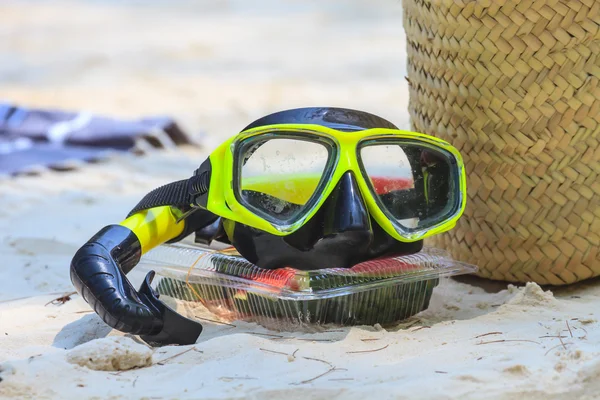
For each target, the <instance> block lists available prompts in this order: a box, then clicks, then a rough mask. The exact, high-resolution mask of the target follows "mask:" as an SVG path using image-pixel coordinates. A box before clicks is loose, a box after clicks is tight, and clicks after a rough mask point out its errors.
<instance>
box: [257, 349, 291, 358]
mask: <svg viewBox="0 0 600 400" xmlns="http://www.w3.org/2000/svg"><path fill="white" fill-rule="evenodd" d="M259 350H260V351H266V352H267V353H274V354H281V355H284V356H289V354H288V353H284V352H283V351H275V350H269V349H263V348H262V347H261V348H259Z"/></svg>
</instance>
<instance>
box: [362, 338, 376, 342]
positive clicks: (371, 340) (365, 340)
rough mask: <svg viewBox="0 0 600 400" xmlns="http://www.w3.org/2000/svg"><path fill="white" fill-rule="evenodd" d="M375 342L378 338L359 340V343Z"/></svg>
mask: <svg viewBox="0 0 600 400" xmlns="http://www.w3.org/2000/svg"><path fill="white" fill-rule="evenodd" d="M375 340H379V338H364V339H360V341H361V342H373V341H375Z"/></svg>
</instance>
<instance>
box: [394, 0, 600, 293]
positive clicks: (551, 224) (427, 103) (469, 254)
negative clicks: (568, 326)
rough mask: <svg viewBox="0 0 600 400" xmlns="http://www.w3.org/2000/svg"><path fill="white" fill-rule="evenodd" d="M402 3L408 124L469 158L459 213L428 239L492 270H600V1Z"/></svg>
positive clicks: (516, 273) (539, 278)
mask: <svg viewBox="0 0 600 400" xmlns="http://www.w3.org/2000/svg"><path fill="white" fill-rule="evenodd" d="M403 4H404V28H405V30H406V35H407V51H408V78H407V79H408V81H409V87H410V115H411V123H412V125H413V126H412V128H413V129H414V130H416V131H420V132H424V133H429V134H431V135H434V136H438V137H440V138H443V139H445V140H447V141H449V142H450V143H452V144H453V145H455V146H456V147H457V148H458V149H459V150H460V151H461V153H462V155H463V157H464V158H465V162H466V168H467V186H468V204H467V209H466V211H465V214H464V216H463V217H462V218H461V220H460V221H459V224H458V225H457V227H456V228H455V229H454V230H452V231H451V232H450V233H446V234H443V235H440V236H437V237H435V238H433V239H430V241H429V243H428V244H431V245H436V246H440V247H444V248H446V249H448V250H450V251H451V252H452V253H453V255H454V257H456V258H458V259H461V260H464V261H469V262H472V263H474V264H477V265H478V266H479V268H480V271H479V274H480V275H481V276H484V277H487V278H491V279H496V280H507V281H513V282H526V281H534V282H537V283H540V284H552V285H564V284H568V283H572V282H576V281H580V280H583V279H587V278H590V277H593V276H597V275H600V133H599V132H600V85H599V80H600V28H599V24H600V2H599V1H595V0H571V1H566V0H536V1H532V0H522V1H518V0H477V1H468V0H437V1H435V0H434V1H428V0H403Z"/></svg>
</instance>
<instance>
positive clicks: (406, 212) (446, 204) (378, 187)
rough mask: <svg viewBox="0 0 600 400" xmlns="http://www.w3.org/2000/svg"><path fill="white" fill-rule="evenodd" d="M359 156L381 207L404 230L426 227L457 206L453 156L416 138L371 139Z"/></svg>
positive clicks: (362, 148) (453, 211)
mask: <svg viewBox="0 0 600 400" xmlns="http://www.w3.org/2000/svg"><path fill="white" fill-rule="evenodd" d="M360 159H361V163H362V166H363V169H364V172H365V173H366V175H367V178H368V181H370V182H371V187H372V191H373V192H374V195H375V196H376V198H377V199H379V203H380V204H381V206H382V208H383V211H384V212H385V213H386V214H387V215H388V217H390V218H391V219H392V220H394V221H395V223H396V224H397V225H399V226H401V227H402V228H403V229H405V230H408V231H417V230H422V229H428V228H430V227H432V226H434V225H437V224H439V223H440V222H442V221H444V220H445V219H448V218H450V217H451V216H452V215H453V214H454V213H455V212H456V210H457V207H458V205H459V204H458V197H459V196H458V193H457V192H458V169H457V167H456V162H455V159H454V156H453V155H452V154H451V153H449V152H447V151H445V150H443V149H439V148H435V147H429V146H427V145H424V144H421V143H417V142H397V143H379V144H378V143H372V144H366V145H364V146H363V147H361V149H360Z"/></svg>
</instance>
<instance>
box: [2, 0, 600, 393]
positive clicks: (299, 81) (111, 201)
mask: <svg viewBox="0 0 600 400" xmlns="http://www.w3.org/2000/svg"><path fill="white" fill-rule="evenodd" d="M320 3H323V2H320ZM320 3H319V2H317V1H312V2H308V1H290V0H287V1H285V2H276V1H274V0H273V1H257V0H255V1H253V2H252V6H249V5H244V4H246V3H245V2H243V1H241V0H239V1H228V2H221V3H215V4H214V5H211V4H213V2H208V1H203V2H195V3H192V2H182V3H181V5H180V6H178V7H176V8H175V9H173V8H170V7H167V6H164V5H160V4H158V5H157V4H156V3H155V4H154V5H144V6H143V7H142V6H133V5H117V4H116V3H115V4H113V3H108V2H107V3H100V2H81V3H77V4H75V3H73V4H59V5H52V6H49V5H42V3H36V4H37V5H36V6H35V7H34V6H32V5H31V4H22V3H18V4H17V3H3V4H2V5H1V6H0V32H2V35H0V88H1V90H0V93H1V95H2V96H3V97H4V98H6V99H10V100H14V101H16V102H23V103H25V104H28V105H43V106H57V107H67V108H76V109H82V108H83V109H88V110H91V111H95V112H103V113H110V114H113V115H124V116H137V115H139V114H151V113H167V114H171V115H174V116H176V117H177V118H178V119H179V120H181V121H183V122H184V124H185V125H186V127H188V128H189V129H193V130H194V132H195V133H196V132H200V131H204V133H206V134H207V135H208V136H209V141H208V145H207V148H206V149H204V150H197V149H184V150H182V151H166V152H162V153H154V154H151V155H149V156H146V157H142V158H135V157H117V158H116V159H114V160H113V161H112V162H110V163H104V164H97V165H88V166H83V167H82V168H81V169H80V170H79V171H77V172H71V173H53V172H48V173H44V174H42V175H41V176H38V177H24V178H19V179H16V180H8V179H4V180H1V181H0V205H1V207H0V232H1V233H0V235H1V237H0V370H1V371H0V378H1V379H2V381H1V382H0V397H1V398H36V399H45V398H52V399H70V398H74V399H88V398H89V399H92V398H97V399H106V398H111V399H120V398H123V399H142V398H146V399H150V398H169V399H171V398H178V399H181V398H215V399H216V398H218V399H223V398H242V397H246V398H257V399H258V398H261V399H262V398H268V396H271V397H273V398H286V399H295V398H298V399H300V398H301V399H310V398H327V399H329V398H361V399H362V398H373V397H376V398H378V399H386V398H407V399H408V398H411V399H412V398H436V399H437V398H485V399H497V398H506V399H513V398H535V399H538V398H539V399H558V398H565V399H573V398H582V399H583V398H594V396H595V394H596V393H599V391H600V358H599V357H598V356H599V355H600V325H599V322H598V308H599V305H600V286H599V284H598V282H597V281H593V282H588V283H583V284H579V285H574V286H572V287H569V288H560V289H554V290H553V291H554V294H552V293H551V292H544V291H542V290H541V289H540V288H539V287H538V286H537V285H535V284H529V285H527V286H526V287H523V288H518V289H517V288H515V287H512V286H510V287H507V286H506V285H505V284H502V283H490V282H483V281H481V280H477V279H468V280H461V281H460V282H459V281H450V282H449V284H448V285H447V286H446V290H439V291H437V292H436V293H435V294H434V298H433V301H432V304H431V307H430V309H429V310H427V311H425V312H424V313H422V314H421V315H420V316H419V319H418V320H417V323H416V324H415V325H413V326H410V327H404V328H403V327H399V328H398V329H395V330H393V331H385V330H381V329H377V328H376V327H354V328H345V329H341V330H340V331H335V332H323V333H318V334H303V333H283V334H282V335H283V336H285V337H286V338H285V339H283V340H282V339H276V338H273V337H269V336H264V335H263V336H261V335H258V334H260V333H270V334H273V333H274V332H270V331H267V330H266V329H264V328H262V327H260V326H257V325H255V324H251V323H244V322H235V325H236V327H235V328H233V327H230V326H226V325H219V324H215V323H211V322H205V323H204V325H205V332H204V333H203V334H202V335H201V337H200V339H199V341H198V343H197V344H196V345H194V346H184V347H164V348H158V349H154V350H150V349H148V348H147V347H145V346H143V345H140V344H139V343H136V342H135V340H137V339H136V338H132V337H127V336H124V335H122V334H121V333H119V332H116V331H112V330H111V329H110V328H108V327H107V326H106V325H104V324H103V323H102V321H101V320H100V319H99V318H98V317H97V316H96V315H95V314H93V313H89V306H88V305H87V304H86V303H85V302H84V301H83V300H82V299H81V298H80V297H79V296H78V295H73V296H71V300H70V301H67V302H66V303H64V304H53V303H50V304H47V303H48V302H50V301H51V300H53V299H54V298H56V297H58V296H61V295H63V294H65V293H68V292H71V291H72V290H73V289H72V286H71V283H70V280H69V275H68V267H69V262H70V259H71V257H72V255H73V254H74V252H75V251H76V250H77V248H78V247H79V246H80V245H81V244H83V243H84V242H85V241H86V240H87V239H88V238H89V237H90V236H91V235H93V234H94V233H95V232H96V231H98V230H99V229H100V228H102V227H103V226H104V225H106V224H109V223H114V222H118V221H120V219H121V218H123V216H124V215H125V214H126V213H127V212H128V211H129V209H130V208H131V207H132V206H133V205H134V204H135V203H136V202H137V200H138V199H139V198H140V197H141V196H142V195H143V194H145V193H146V192H147V191H148V190H150V189H152V188H154V187H156V186H158V185H160V184H163V183H165V182H169V181H172V180H175V179H180V178H183V177H186V176H188V174H189V173H190V172H191V171H193V169H194V168H196V167H197V165H198V164H199V163H200V162H201V161H202V160H203V159H204V157H205V156H206V153H207V151H208V150H210V148H211V147H212V146H214V145H215V144H216V143H218V141H219V140H221V139H222V138H224V137H227V136H229V135H231V134H233V133H235V132H236V131H238V130H240V129H241V128H243V126H245V124H247V123H249V122H251V120H253V119H254V118H257V117H259V116H261V115H263V114H265V113H268V112H272V111H277V110H279V109H284V108H288V107H293V106H305V105H336V106H348V107H353V108H359V109H365V110H368V111H372V112H375V113H377V114H380V115H382V116H384V117H387V118H389V119H391V120H392V121H393V122H396V123H397V124H398V125H399V126H400V127H403V128H407V127H408V116H407V112H406V108H407V94H406V84H405V80H404V77H403V76H404V71H405V66H404V64H405V54H404V36H403V32H402V28H401V8H400V3H399V2H396V1H382V0H378V1H374V2H371V3H372V6H371V9H370V10H369V9H367V8H366V7H365V6H364V5H361V4H365V3H366V2H364V1H363V2H361V1H359V0H347V1H341V0H340V1H337V0H336V1H329V2H327V6H326V7H325V6H320V5H319V4H320ZM103 4H104V5H103ZM106 4H108V5H106ZM140 4H141V3H140ZM217 4H218V5H217ZM269 7H272V8H269ZM290 8H291V9H294V10H295V11H294V12H289V13H286V10H287V9H290ZM134 31H136V32H134ZM567 322H568V325H567ZM487 333H489V334H488V335H486V336H482V335H485V334H487ZM559 336H560V337H559ZM300 339H314V341H310V340H300ZM325 339H330V341H324V340H325ZM364 339H369V340H364ZM371 339H373V340H371ZM386 346H387V347H386ZM384 347H385V348H384ZM382 348H383V349H382ZM261 349H262V350H261ZM377 349H381V350H379V351H374V352H365V353H348V352H350V351H361V350H377ZM186 350H189V351H187V352H185V353H183V354H180V353H182V352H184V351H186ZM267 350H270V351H275V352H281V353H285V354H278V353H273V352H270V351H267ZM178 354H180V355H178ZM292 354H295V355H294V356H292ZM177 355H178V356H177ZM86 357H87V358H86ZM149 357H151V358H149ZM315 359H319V360H322V361H317V360H315ZM148 363H151V364H152V365H151V366H144V365H147V364H148ZM134 366H138V367H141V368H135V369H131V368H132V367H134ZM334 368H335V369H334ZM107 369H108V370H119V372H115V371H103V370H107ZM332 369H333V370H332ZM330 370H331V371H330ZM327 371H330V372H329V373H327V374H326V375H323V376H321V377H319V378H317V379H313V378H315V377H317V376H319V375H321V374H323V373H325V372H327ZM311 379H313V380H311Z"/></svg>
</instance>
